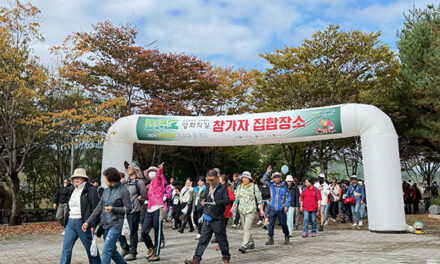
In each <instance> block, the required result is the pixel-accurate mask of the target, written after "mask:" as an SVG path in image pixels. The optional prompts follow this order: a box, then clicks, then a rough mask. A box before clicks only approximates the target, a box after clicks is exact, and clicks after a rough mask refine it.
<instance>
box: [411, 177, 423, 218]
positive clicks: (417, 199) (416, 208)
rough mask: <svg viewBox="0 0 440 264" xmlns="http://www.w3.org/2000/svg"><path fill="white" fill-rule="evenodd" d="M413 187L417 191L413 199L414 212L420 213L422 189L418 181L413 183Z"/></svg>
mask: <svg viewBox="0 0 440 264" xmlns="http://www.w3.org/2000/svg"><path fill="white" fill-rule="evenodd" d="M413 188H414V190H415V192H416V197H415V199H414V201H413V207H414V213H415V214H418V213H419V203H420V201H421V200H422V192H421V191H420V189H419V187H418V186H417V183H414V184H413Z"/></svg>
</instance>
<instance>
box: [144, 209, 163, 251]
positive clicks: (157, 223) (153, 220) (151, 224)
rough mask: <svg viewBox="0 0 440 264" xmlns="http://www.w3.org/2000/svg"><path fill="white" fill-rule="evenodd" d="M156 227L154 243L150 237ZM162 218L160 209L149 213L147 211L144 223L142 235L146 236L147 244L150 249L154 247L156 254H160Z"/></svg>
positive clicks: (145, 241)
mask: <svg viewBox="0 0 440 264" xmlns="http://www.w3.org/2000/svg"><path fill="white" fill-rule="evenodd" d="M152 228H154V243H153V241H152V240H151V237H150V234H149V233H150V231H151V229H152ZM162 234H163V232H162V220H160V209H157V210H156V211H154V212H152V213H149V212H148V211H147V212H146V213H145V216H144V222H143V224H142V237H143V238H144V243H145V246H146V247H147V248H148V249H150V248H154V254H156V256H159V254H160V242H161V241H162Z"/></svg>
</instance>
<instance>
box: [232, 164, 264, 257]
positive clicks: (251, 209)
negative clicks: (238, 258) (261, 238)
mask: <svg viewBox="0 0 440 264" xmlns="http://www.w3.org/2000/svg"><path fill="white" fill-rule="evenodd" d="M241 180H242V183H241V185H240V186H239V187H238V189H237V191H236V196H235V201H234V205H233V206H232V208H231V212H233V211H234V210H235V208H236V207H237V206H238V212H239V213H240V218H241V220H242V222H243V240H242V242H241V246H240V248H239V249H238V250H239V251H240V252H241V253H246V251H247V250H248V249H254V248H255V242H254V239H253V237H252V224H253V222H254V219H255V212H256V209H257V205H258V207H259V209H260V214H261V215H263V216H264V211H263V201H262V197H261V192H260V189H258V186H257V185H256V184H255V183H253V179H252V175H251V173H250V172H248V171H244V172H243V173H242V174H241Z"/></svg>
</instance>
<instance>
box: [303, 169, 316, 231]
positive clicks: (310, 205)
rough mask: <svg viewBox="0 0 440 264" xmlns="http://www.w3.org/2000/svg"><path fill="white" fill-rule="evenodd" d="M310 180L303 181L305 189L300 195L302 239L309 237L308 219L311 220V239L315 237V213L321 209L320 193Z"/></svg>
mask: <svg viewBox="0 0 440 264" xmlns="http://www.w3.org/2000/svg"><path fill="white" fill-rule="evenodd" d="M312 182H313V181H312V179H310V178H307V179H306V180H305V181H304V184H305V186H306V187H305V188H304V190H303V192H302V193H301V197H300V203H301V212H303V213H304V224H303V235H302V236H303V237H308V236H309V230H308V228H309V219H311V220H312V237H315V236H316V212H317V211H318V208H321V192H320V191H319V189H318V188H316V187H314V186H313V184H312Z"/></svg>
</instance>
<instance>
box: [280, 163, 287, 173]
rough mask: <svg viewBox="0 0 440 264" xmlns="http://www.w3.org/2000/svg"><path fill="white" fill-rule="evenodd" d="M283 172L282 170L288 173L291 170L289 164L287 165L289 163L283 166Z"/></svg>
mask: <svg viewBox="0 0 440 264" xmlns="http://www.w3.org/2000/svg"><path fill="white" fill-rule="evenodd" d="M281 172H282V173H283V174H287V173H288V172H289V166H287V165H283V166H282V167H281Z"/></svg>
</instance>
